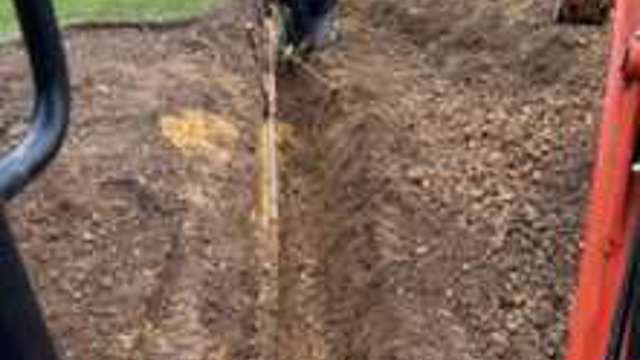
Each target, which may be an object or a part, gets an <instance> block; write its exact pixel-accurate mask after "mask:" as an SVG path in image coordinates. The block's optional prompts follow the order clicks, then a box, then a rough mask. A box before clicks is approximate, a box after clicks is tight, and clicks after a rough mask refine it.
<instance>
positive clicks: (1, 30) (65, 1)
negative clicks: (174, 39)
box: [0, 0, 221, 39]
mask: <svg viewBox="0 0 640 360" xmlns="http://www.w3.org/2000/svg"><path fill="white" fill-rule="evenodd" d="M53 1H54V3H55V7H56V12H57V14H58V17H59V19H60V22H61V24H62V25H64V24H69V23H82V22H85V21H171V20H177V19H182V18H188V17H191V16H194V15H199V14H202V13H203V12H205V11H207V10H208V9H210V8H211V7H213V6H214V5H215V4H216V3H219V2H220V1H221V0H53ZM16 26H17V25H16V21H15V16H14V10H13V1H11V0H0V39H2V38H7V37H12V36H14V35H15V34H16V29H17V27H16Z"/></svg>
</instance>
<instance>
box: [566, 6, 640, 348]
mask: <svg viewBox="0 0 640 360" xmlns="http://www.w3.org/2000/svg"><path fill="white" fill-rule="evenodd" d="M567 1H570V0H567ZM584 3H587V2H584ZM611 19H612V24H611V26H612V31H611V35H610V36H611V38H610V51H609V57H610V58H609V65H608V75H607V78H606V84H605V97H604V103H603V119H602V122H601V124H600V131H599V137H598V144H597V148H596V157H595V165H594V168H593V173H592V179H591V194H590V198H589V205H588V209H587V214H586V216H585V221H584V224H585V229H584V234H583V240H582V244H581V245H582V247H581V249H582V254H581V261H580V270H579V275H578V286H577V288H576V290H575V294H574V297H573V301H572V307H571V311H570V319H569V332H568V348H567V353H566V359H567V360H603V359H606V360H631V359H638V358H639V357H638V355H640V307H639V305H640V287H639V285H640V283H639V280H640V276H639V273H640V271H639V270H640V269H639V268H638V265H640V264H639V261H640V222H639V221H638V220H639V219H640V173H638V172H637V171H638V170H640V167H639V166H638V164H636V163H635V162H636V161H638V154H639V153H638V149H639V148H638V144H639V141H638V140H639V139H638V131H637V128H638V120H639V118H638V111H639V109H638V101H639V100H640V36H639V34H640V33H639V32H638V31H640V1H637V0H616V3H615V7H613V8H612V11H611Z"/></svg>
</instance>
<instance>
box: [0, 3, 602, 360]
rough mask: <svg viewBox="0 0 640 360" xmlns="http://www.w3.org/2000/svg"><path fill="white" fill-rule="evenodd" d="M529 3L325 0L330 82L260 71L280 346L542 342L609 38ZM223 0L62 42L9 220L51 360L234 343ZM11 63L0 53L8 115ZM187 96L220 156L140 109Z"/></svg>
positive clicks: (246, 232) (246, 350) (229, 63)
mask: <svg viewBox="0 0 640 360" xmlns="http://www.w3.org/2000/svg"><path fill="white" fill-rule="evenodd" d="M544 3H545V2H543V1H538V0H518V1H507V0H501V1H477V2H475V3H470V2H461V1H459V2H450V1H440V0H406V1H402V2H398V1H392V0H359V1H345V2H344V4H343V5H344V27H345V38H344V41H343V42H342V43H341V44H340V46H338V47H337V48H334V49H332V50H331V51H329V52H327V53H325V54H323V55H322V56H321V57H320V58H317V59H314V60H313V62H312V63H311V65H310V66H311V67H313V68H314V69H315V71H317V72H318V73H320V74H323V76H325V77H327V78H328V79H329V81H330V82H331V83H332V84H333V85H334V86H335V88H336V89H337V91H336V92H335V93H333V95H331V96H330V93H329V91H328V90H327V88H326V84H322V83H321V82H319V81H318V80H317V79H315V78H313V77H310V76H309V75H308V74H307V73H305V72H297V73H294V74H287V75H283V76H282V77H281V78H280V83H279V93H280V94H279V95H280V98H281V111H282V114H281V115H282V116H281V118H282V119H285V120H286V121H290V122H291V123H293V124H294V127H295V129H296V136H295V137H294V138H292V139H290V140H291V141H290V142H289V143H288V147H287V149H286V150H285V159H284V160H285V161H284V162H283V169H282V182H283V189H282V195H283V196H282V204H281V206H282V212H283V214H282V215H283V219H282V221H283V224H282V254H281V264H280V266H281V269H280V271H281V281H280V295H281V304H280V308H281V315H280V319H281V323H280V324H281V333H280V335H281V336H280V339H281V340H280V342H281V344H280V349H281V351H280V357H281V358H282V359H331V360H334V359H345V360H346V359H367V360H369V359H370V360H377V359H385V360H386V359H406V360H409V359H411V360H413V359H416V360H417V359H426V360H431V359H434V360H438V359H456V360H457V359H461V360H462V359H527V360H538V359H561V358H562V356H561V353H562V346H563V340H564V339H563V337H564V330H565V318H564V317H565V314H566V308H567V301H568V297H569V292H570V289H571V285H572V283H573V276H574V272H575V260H576V256H577V242H578V237H579V230H580V215H581V213H582V208H583V200H584V196H585V191H586V187H587V180H588V171H589V167H590V155H591V146H592V144H591V139H592V134H593V131H594V125H595V124H596V121H595V119H597V116H598V106H599V99H600V97H601V81H602V75H603V72H604V60H605V55H604V53H605V50H606V48H605V46H606V42H605V40H606V31H605V30H604V29H602V28H588V27H577V28H571V27H558V26H555V25H553V24H551V22H550V18H549V14H550V9H549V5H545V4H544ZM241 8H242V6H240V5H234V6H231V7H228V8H226V9H223V10H221V11H220V12H218V13H217V14H215V15H213V16H212V17H210V18H208V19H206V20H203V21H201V22H199V23H197V24H194V25H192V26H189V27H184V28H179V29H170V30H165V31H158V30H154V31H144V30H133V29H128V30H127V29H122V30H118V29H108V30H93V31H71V32H70V33H69V34H68V36H67V41H68V49H69V55H70V58H71V59H70V61H71V64H72V68H73V87H74V90H75V112H74V116H73V119H74V124H73V127H72V129H71V134H70V138H69V141H68V142H67V144H66V147H65V149H64V151H63V154H62V156H61V157H60V158H59V159H58V161H57V162H56V163H55V165H54V166H53V167H52V168H51V169H50V170H49V171H48V172H47V173H46V175H44V176H43V178H42V179H40V180H39V181H38V182H37V184H35V185H34V186H32V187H31V188H30V189H29V191H27V193H25V194H24V195H23V196H22V197H21V198H20V199H19V200H18V201H17V202H15V203H14V204H11V206H10V210H11V211H10V214H11V217H12V219H14V222H15V225H16V226H15V227H16V230H17V232H18V234H19V235H20V238H21V239H22V240H21V243H20V245H21V248H22V249H23V251H24V254H25V257H26V259H27V262H28V265H29V268H30V271H31V275H32V278H33V280H34V283H35V285H36V286H37V288H38V290H39V293H40V294H41V299H42V302H43V304H44V307H45V309H46V311H47V314H48V318H49V320H50V324H51V328H52V331H53V333H54V334H55V336H56V339H57V341H58V342H59V343H60V345H61V348H62V349H63V352H64V353H66V354H67V355H68V358H70V359H134V358H142V359H180V360H183V359H184V360H191V359H196V360H201V359H206V360H208V359H251V358H255V350H256V349H254V346H253V339H254V338H255V331H254V318H255V310H254V307H253V304H254V301H255V293H256V283H255V270H254V269H255V266H254V264H253V260H252V259H253V248H252V246H253V244H254V242H253V238H252V236H253V235H252V234H253V228H252V225H251V221H250V213H251V209H252V206H253V199H252V191H251V189H252V181H253V175H254V167H255V163H254V157H253V152H254V150H255V148H254V147H255V139H254V129H255V127H256V124H257V120H258V119H259V100H258V98H257V94H256V91H255V79H254V78H253V77H252V75H251V74H252V72H253V67H252V63H251V56H250V55H249V52H248V50H247V47H246V44H245V41H244V40H245V35H244V32H243V22H242V21H240V20H239V19H241V18H242V17H243V16H244V15H243V13H242V11H241ZM21 60H22V55H21V54H20V53H19V51H18V50H17V49H16V48H15V47H8V48H5V49H3V50H2V57H1V60H0V79H2V82H1V83H2V84H1V85H0V87H2V89H0V90H2V91H1V93H2V95H1V96H2V100H3V101H2V103H1V104H0V112H1V113H2V115H3V119H7V120H11V121H14V120H16V119H18V118H19V117H20V116H21V114H22V111H23V107H24V106H23V105H24V104H23V102H22V99H21V98H22V97H23V96H25V95H26V94H28V89H27V88H26V85H25V82H26V77H27V72H26V71H27V70H26V68H25V66H24V64H23V63H22V61H21ZM184 108H200V109H205V110H207V111H209V112H213V113H217V114H221V115H222V116H223V117H224V118H225V119H227V120H228V122H229V123H231V124H233V125H234V126H235V127H237V129H239V133H240V134H241V136H240V139H239V140H238V144H237V146H236V147H235V150H234V152H233V154H232V156H231V157H230V158H228V159H226V158H225V159H222V158H219V157H216V156H210V155H206V154H204V155H200V156H185V155H184V154H182V153H181V152H179V151H177V150H176V149H175V148H174V147H172V146H171V144H170V143H169V142H168V141H167V139H166V138H164V137H163V135H162V133H161V131H160V125H159V118H160V117H161V115H163V114H170V113H173V112H176V111H180V110H181V109H184ZM5 128H7V130H6V133H7V135H8V136H13V135H15V133H16V131H15V130H12V128H11V127H9V126H5ZM12 134H13V135H12Z"/></svg>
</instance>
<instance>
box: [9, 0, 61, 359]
mask: <svg viewBox="0 0 640 360" xmlns="http://www.w3.org/2000/svg"><path fill="white" fill-rule="evenodd" d="M13 4H14V7H15V10H16V14H17V16H18V19H19V20H20V25H21V29H22V34H23V39H24V43H25V47H26V49H27V51H28V53H29V60H30V63H31V68H32V77H33V82H34V85H35V94H36V96H35V99H34V102H33V110H32V114H31V121H30V128H29V131H28V133H27V135H26V137H25V138H24V140H23V142H22V143H21V144H20V145H18V146H17V147H16V148H15V149H13V150H12V151H10V152H9V153H8V154H6V155H5V156H4V157H2V158H0V201H1V202H2V204H1V206H3V207H4V205H5V204H6V203H7V202H8V201H9V200H11V199H12V198H13V197H14V196H15V195H17V194H19V193H20V192H21V191H22V190H23V189H24V187H25V186H26V185H27V184H28V183H29V182H30V181H31V180H33V179H34V178H35V177H36V176H37V175H38V174H40V173H41V172H42V171H43V170H44V169H45V167H46V166H47V165H48V164H49V163H50V161H51V160H52V159H53V158H54V157H55V155H56V154H57V152H58V150H59V149H60V146H61V145H62V140H63V138H64V135H65V133H66V128H67V123H68V119H69V103H70V99H69V82H68V77H67V67H66V63H65V57H64V51H63V47H62V44H61V41H60V34H59V32H58V27H57V25H56V20H55V17H54V12H53V8H52V5H51V2H50V0H14V1H13ZM3 207H2V208H0V359H2V360H56V359H57V354H56V351H55V347H54V345H53V341H52V340H51V338H50V336H49V334H48V331H47V326H46V324H45V321H44V317H43V315H42V312H41V310H40V306H39V304H38V301H37V299H36V296H35V293H34V291H33V290H32V288H31V285H30V283H29V278H28V276H27V272H26V270H25V267H24V264H23V262H22V259H21V257H20V254H19V251H18V247H17V245H16V243H15V239H14V237H13V234H12V232H11V228H10V226H9V224H8V222H7V219H6V217H5V215H4V208H3Z"/></svg>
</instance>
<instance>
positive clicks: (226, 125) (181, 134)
mask: <svg viewBox="0 0 640 360" xmlns="http://www.w3.org/2000/svg"><path fill="white" fill-rule="evenodd" d="M160 126H161V129H162V134H163V135H164V137H165V138H167V139H168V140H169V141H170V142H171V144H173V146H175V147H176V148H178V149H179V150H180V151H181V152H182V153H183V154H184V155H187V156H190V155H202V154H205V155H215V156H218V157H219V158H221V159H223V160H228V158H229V157H230V151H231V149H232V148H233V147H234V145H235V143H236V142H237V140H238V137H239V131H238V128H237V127H236V126H235V125H233V124H232V123H231V122H230V121H228V120H227V119H225V118H223V117H222V116H220V115H217V114H213V113H209V112H205V111H197V110H185V111H183V112H181V113H180V114H178V115H169V116H165V117H163V118H161V119H160Z"/></svg>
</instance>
